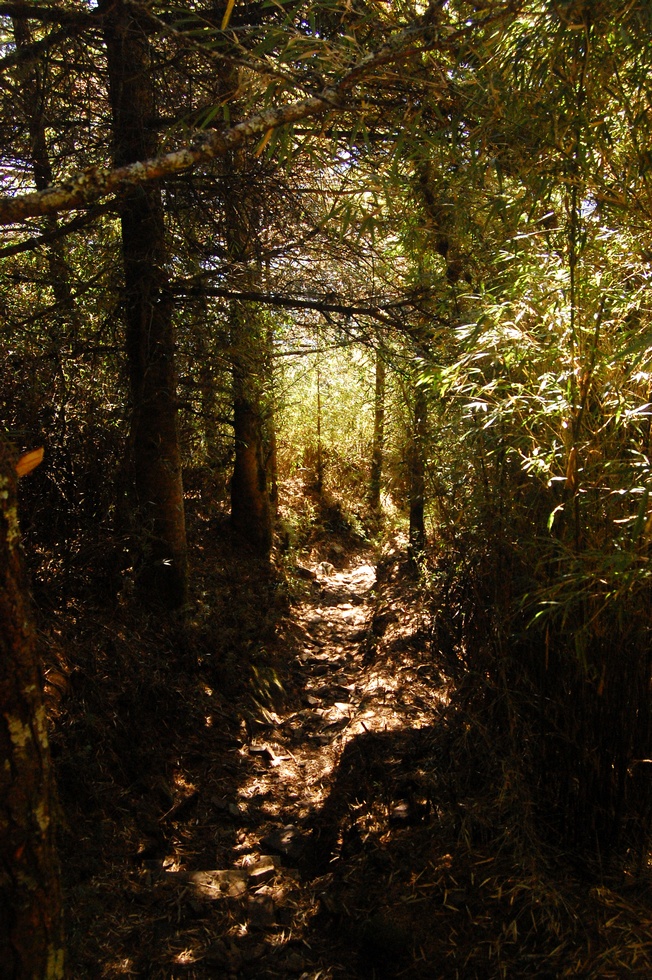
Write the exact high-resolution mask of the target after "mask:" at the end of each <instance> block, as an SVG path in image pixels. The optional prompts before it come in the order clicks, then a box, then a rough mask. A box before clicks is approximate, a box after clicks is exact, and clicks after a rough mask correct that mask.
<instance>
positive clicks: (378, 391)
mask: <svg viewBox="0 0 652 980" xmlns="http://www.w3.org/2000/svg"><path fill="white" fill-rule="evenodd" d="M384 448H385V362H384V360H383V358H382V355H381V352H380V350H377V351H376V385H375V392H374V441H373V448H372V451H371V477H370V480H369V505H370V507H371V509H372V510H374V511H376V512H377V513H378V512H380V491H381V487H382V476H383V452H384Z"/></svg>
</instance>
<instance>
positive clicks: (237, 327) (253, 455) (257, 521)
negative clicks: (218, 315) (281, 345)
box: [231, 303, 272, 555]
mask: <svg viewBox="0 0 652 980" xmlns="http://www.w3.org/2000/svg"><path fill="white" fill-rule="evenodd" d="M248 312H249V307H248V304H245V303H234V304H233V308H232V348H233V429H234V435H235V460H234V464H233V479H232V481H231V523H232V525H233V527H234V528H235V530H236V531H237V532H238V533H239V534H240V535H242V536H243V537H244V538H246V540H247V541H248V542H249V544H250V545H251V546H252V547H253V548H254V549H255V550H256V551H257V552H259V553H260V554H263V555H264V554H267V553H268V552H269V550H270V548H271V547H272V508H271V506H270V501H269V494H268V492H267V465H266V464H267V460H266V452H265V438H264V437H265V423H264V415H263V406H262V391H263V376H262V369H263V358H262V357H261V351H260V347H261V345H262V344H263V342H264V338H263V337H261V336H260V331H259V330H257V329H256V327H257V324H256V311H255V310H251V317H250V318H248V317H247V313H248Z"/></svg>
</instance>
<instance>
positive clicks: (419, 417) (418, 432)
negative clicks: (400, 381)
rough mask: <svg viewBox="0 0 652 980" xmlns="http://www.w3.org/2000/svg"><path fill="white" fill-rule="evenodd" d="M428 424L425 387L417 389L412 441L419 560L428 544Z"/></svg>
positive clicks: (413, 541) (413, 531) (413, 540)
mask: <svg viewBox="0 0 652 980" xmlns="http://www.w3.org/2000/svg"><path fill="white" fill-rule="evenodd" d="M427 423H428V402H427V399H426V392H425V389H424V387H423V385H419V384H417V385H416V386H415V389H414V417H413V420H412V435H411V440H410V457H409V468H410V474H409V475H410V543H409V550H410V557H411V558H412V559H414V560H417V559H418V558H419V556H420V555H422V554H423V549H424V547H425V543H426V530H425V523H424V509H425V494H426V480H425V473H426V467H425V458H424V452H425V441H426V428H427Z"/></svg>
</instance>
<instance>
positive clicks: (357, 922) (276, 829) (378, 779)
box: [63, 551, 434, 980]
mask: <svg viewBox="0 0 652 980" xmlns="http://www.w3.org/2000/svg"><path fill="white" fill-rule="evenodd" d="M331 557H332V558H333V561H334V562H336V563H337V564H339V566H340V567H339V568H335V567H334V566H333V565H332V564H330V563H329V562H319V561H318V560H317V559H316V558H315V560H314V562H313V563H311V564H310V566H309V567H306V568H304V569H303V570H301V569H297V572H298V573H299V576H298V578H297V581H298V582H299V583H300V585H299V592H300V597H299V598H298V599H297V600H296V601H295V602H294V604H293V606H292V608H291V609H290V611H289V614H288V615H287V616H286V617H285V618H284V620H283V621H282V622H281V623H280V624H279V626H278V629H277V632H276V636H275V638H274V639H273V640H272V639H271V638H270V641H269V643H270V645H269V647H268V648H267V649H263V650H261V651H260V655H259V660H258V662H259V663H260V664H261V668H260V673H259V675H257V681H256V682H255V683H254V684H253V690H254V692H256V690H257V689H258V693H261V695H262V696H261V697H260V698H259V700H260V702H261V710H260V712H252V713H251V716H250V718H249V721H248V722H245V721H242V722H241V723H240V728H239V731H238V718H241V717H242V711H243V710H244V709H245V708H246V705H245V703H244V702H243V701H242V699H241V695H240V699H239V700H238V701H237V702H236V701H234V702H233V703H230V701H229V695H228V692H227V690H226V689H224V688H223V684H222V681H221V678H220V675H219V672H215V673H214V674H213V673H212V672H211V671H212V668H211V661H210V658H206V659H205V660H204V661H203V663H202V662H201V661H200V662H199V663H198V665H197V667H195V669H194V671H193V670H191V671H190V672H189V673H188V674H185V675H183V677H182V678H180V679H179V681H177V684H178V685H179V686H178V688H175V687H174V686H173V685H174V683H175V682H174V680H173V678H175V677H176V676H178V675H177V674H175V669H176V668H175V667H174V666H173V665H171V666H170V667H169V673H168V674H167V678H166V679H165V680H164V677H163V675H159V674H158V673H156V670H157V669H158V668H157V662H156V654H157V651H156V649H155V648H152V651H151V656H152V660H151V663H152V664H153V665H154V671H150V672H147V671H146V670H145V668H141V670H142V673H143V677H144V680H145V681H147V683H148V684H149V691H150V693H149V695H148V696H147V697H143V695H142V693H141V692H140V691H139V689H138V687H133V688H129V689H128V690H123V688H122V687H120V688H119V689H118V690H117V693H116V695H115V696H114V702H115V704H116V709H117V711H119V712H121V714H118V715H117V717H118V719H119V721H118V723H117V724H116V734H115V736H113V739H114V740H113V741H111V737H112V736H111V733H109V735H108V737H107V736H105V737H104V740H103V743H102V745H101V746H100V745H98V747H97V752H96V754H93V749H92V748H91V749H89V748H87V744H92V743H90V738H89V739H88V741H87V738H86V734H85V733H86V731H87V730H88V731H89V732H90V729H88V726H87V727H86V728H85V729H83V734H82V735H81V736H80V737H79V738H80V744H81V748H80V753H84V754H83V760H84V765H83V766H82V765H81V763H80V767H79V768H75V769H74V771H73V775H74V777H75V782H74V784H73V785H72V789H71V790H69V796H68V798H67V801H66V805H67V808H68V812H70V813H74V814H75V823H74V827H73V826H72V825H71V828H70V832H69V840H68V841H67V843H68V851H67V854H68V861H69V866H68V867H69V870H68V882H69V884H68V895H69V906H70V936H71V949H72V953H71V959H72V960H73V961H74V964H75V975H76V976H77V977H79V978H80V980H82V978H87V977H88V978H89V980H96V978H102V977H103V978H118V977H125V976H130V977H141V978H143V980H144V978H147V980H171V978H174V980H176V978H184V980H209V978H225V980H245V978H256V980H259V978H260V980H266V978H269V980H273V978H275V980H284V978H294V977H296V978H300V980H327V978H333V980H336V978H339V980H355V978H358V977H361V978H380V977H383V976H394V975H396V973H395V969H394V966H391V964H392V963H394V964H395V965H396V964H398V966H396V969H398V967H400V968H401V969H403V967H404V966H405V963H406V962H407V959H408V958H409V957H411V956H412V952H411V951H412V949H413V948H414V942H413V930H412V928H411V927H410V929H409V930H406V931H405V933H404V935H403V938H400V936H399V942H398V946H399V951H398V954H397V951H396V946H397V944H396V935H395V928H394V925H392V927H391V928H389V929H387V928H385V925H384V924H383V925H382V926H381V929H380V935H378V929H377V928H376V927H375V926H374V925H373V922H374V921H375V920H374V915H375V913H376V912H377V911H378V910H381V913H382V910H383V909H384V908H385V906H387V907H388V908H390V909H393V908H394V907H395V905H396V898H395V897H393V896H390V894H389V892H390V891H391V890H392V888H394V887H395V885H396V883H398V887H399V891H400V895H401V896H402V895H403V894H404V892H405V888H404V884H403V882H402V878H401V875H402V872H401V874H398V873H397V867H398V866H399V865H400V864H401V863H402V864H403V865H404V867H407V865H406V862H405V859H404V857H402V856H401V854H400V852H399V851H397V850H396V839H397V833H398V834H399V835H400V833H401V832H402V831H401V828H409V833H410V834H411V833H412V831H413V828H414V824H415V821H417V822H418V821H419V820H421V819H422V818H424V815H425V814H426V810H428V812H429V806H430V803H429V799H428V793H429V791H428V790H427V789H425V790H423V789H422V788H420V787H419V785H418V784H419V780H420V779H421V776H420V775H419V771H418V766H419V762H418V757H419V749H418V745H417V742H418V740H419V739H423V738H424V737H427V733H428V731H429V729H428V725H432V718H433V707H432V706H433V678H432V676H431V674H429V672H428V671H429V669H430V668H428V666H427V664H426V663H425V659H424V656H423V651H424V640H423V636H422V635H421V634H420V633H419V623H418V622H417V620H416V617H415V613H414V602H413V599H412V598H411V597H410V595H409V583H407V587H406V581H405V579H404V580H402V581H399V582H396V583H395V584H394V585H392V584H391V583H388V582H384V583H383V586H382V589H381V592H382V596H379V595H378V586H377V582H376V568H375V564H374V559H373V557H372V556H371V555H370V554H364V553H362V554H358V555H346V554H345V553H344V552H343V551H341V552H337V553H336V552H335V551H333V552H332V554H331ZM245 572H246V566H245ZM253 581H254V580H253V579H252V580H251V582H244V580H243V585H242V586H241V590H242V593H243V594H242V597H240V596H238V602H235V601H234V602H233V616H234V617H235V616H238V615H239V614H240V610H241V609H249V605H250V604H251V603H250V599H249V593H248V592H247V593H246V594H245V588H248V589H252V588H253V587H254V586H253V584H252V583H253ZM240 598H242V602H240V601H239V600H240ZM245 600H246V601H245ZM263 607H264V604H263V603H261V608H263ZM254 613H255V611H254ZM223 618H224V619H225V620H226V617H223ZM271 636H272V633H271V632H270V637H271ZM132 648H133V643H131V642H130V636H129V635H128V634H126V633H125V638H124V642H123V643H122V645H121V646H120V647H119V651H120V652H121V653H122V655H123V656H125V657H127V656H129V657H132V658H133V656H134V654H133V652H132ZM415 651H418V652H415ZM148 652H149V648H148ZM238 655H239V653H238V648H237V646H234V656H235V657H237V656H238ZM234 662H235V663H236V664H237V660H235V661H234ZM129 663H131V661H129ZM274 664H275V665H276V666H275V667H274V666H273V665H274ZM433 669H434V668H433ZM276 685H278V688H276V687H275V686H276ZM281 687H282V689H283V694H282V696H280V697H279V698H278V699H277V702H276V710H271V702H270V701H269V700H268V701H267V709H266V710H265V708H263V707H262V704H263V703H264V702H265V697H264V693H265V692H273V691H274V690H275V689H280V688H281ZM242 689H243V683H242V680H239V682H238V685H237V686H236V690H238V691H240V692H241V691H242ZM93 694H94V696H95V697H97V699H98V705H100V704H103V703H104V700H106V697H107V694H106V692H105V691H104V690H101V689H99V688H98V689H97V691H96V688H95V687H93ZM100 699H101V700H100ZM97 710H98V711H99V707H98V709H97ZM92 720H93V717H91V718H90V720H89V722H88V724H90V722H91V721H92ZM81 739H83V741H81ZM415 740H416V741H415ZM89 756H90V758H91V759H93V760H94V765H95V767H96V771H95V770H94V772H95V775H94V777H93V778H94V779H95V783H94V784H93V786H95V784H98V785H100V789H101V792H102V795H101V796H100V795H99V791H98V790H95V789H93V792H94V793H96V794H98V795H97V800H98V802H97V803H96V802H95V797H92V796H90V795H89V794H90V788H89V790H88V791H87V792H86V791H85V783H83V782H82V781H81V780H82V779H84V780H85V779H86V778H87V776H86V775H85V774H86V773H87V770H88V765H87V763H86V761H85V760H87V759H88V758H89ZM80 758H81V756H80ZM415 759H416V760H417V761H416V762H415V761H414V760H415ZM406 760H408V761H407V762H406ZM127 765H129V767H130V771H129V772H125V771H124V770H125V769H126V766H127ZM425 768H427V767H424V771H425ZM131 771H133V776H132V775H131ZM63 775H64V776H65V772H64V773H63ZM84 792H86V795H84ZM97 812H99V813H101V814H104V815H105V816H104V817H103V819H102V821H101V822H98V821H97V820H96V819H95V817H94V814H95V813H97ZM406 833H408V831H407V830H406ZM407 839H408V838H407V837H406V840H407ZM412 839H413V838H412V836H410V837H409V840H410V841H411V840H412ZM410 847H412V844H410ZM392 883H394V885H393V884H392ZM383 914H384V913H383ZM391 915H392V921H394V920H395V918H396V917H395V915H394V913H393V911H392V913H391ZM376 918H377V915H376ZM381 921H382V922H384V920H381ZM370 922H371V926H370V925H369V923H370ZM369 929H371V936H372V938H371V940H370V938H369V936H370V933H369ZM374 930H375V931H374ZM387 935H389V936H390V946H389V947H388V946H387V942H386V938H387ZM388 964H389V965H390V966H388ZM388 970H389V972H388ZM405 975H406V976H407V975H412V974H409V973H408V974H405ZM414 976H415V977H417V976H418V973H415V974H414Z"/></svg>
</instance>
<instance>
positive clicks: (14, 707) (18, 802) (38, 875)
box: [0, 439, 64, 980]
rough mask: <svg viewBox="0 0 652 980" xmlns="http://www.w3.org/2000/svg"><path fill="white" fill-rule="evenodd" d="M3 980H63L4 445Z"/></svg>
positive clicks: (47, 792)
mask: <svg viewBox="0 0 652 980" xmlns="http://www.w3.org/2000/svg"><path fill="white" fill-rule="evenodd" d="M0 712H1V713H0V975H1V976H2V977H3V978H7V980H60V978H62V977H63V975H64V946H63V919H62V913H61V892H60V885H59V867H58V862H57V856H56V849H55V840H54V837H55V834H54V827H53V808H54V803H53V801H54V798H55V795H54V787H53V779H52V773H51V768H50V755H49V748H48V738H47V729H46V719H45V709H44V706H43V698H42V687H41V678H40V673H39V665H38V659H37V650H36V641H35V634H34V630H33V627H32V623H31V615H30V610H29V603H28V599H27V593H26V585H25V579H24V572H23V562H22V556H21V547H20V532H19V528H18V518H17V509H16V472H15V468H14V463H13V460H12V458H11V455H10V452H9V450H8V447H7V446H6V444H5V443H4V441H2V440H1V439H0Z"/></svg>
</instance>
